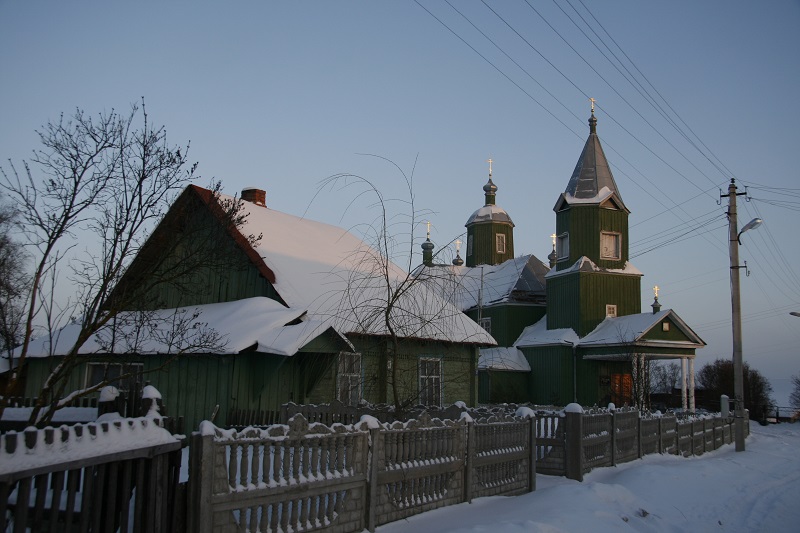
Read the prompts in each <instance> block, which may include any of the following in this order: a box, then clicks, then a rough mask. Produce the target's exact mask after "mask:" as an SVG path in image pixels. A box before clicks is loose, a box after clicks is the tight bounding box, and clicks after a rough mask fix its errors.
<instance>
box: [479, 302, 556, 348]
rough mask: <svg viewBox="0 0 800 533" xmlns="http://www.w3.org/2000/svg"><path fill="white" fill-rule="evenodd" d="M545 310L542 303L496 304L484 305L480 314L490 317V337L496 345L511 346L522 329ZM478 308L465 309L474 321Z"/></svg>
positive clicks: (533, 321) (534, 320)
mask: <svg viewBox="0 0 800 533" xmlns="http://www.w3.org/2000/svg"><path fill="white" fill-rule="evenodd" d="M546 312H547V308H546V307H545V306H544V305H525V304H498V305H492V306H489V307H484V308H483V309H482V310H481V313H480V315H481V316H482V317H483V318H487V317H488V318H491V319H492V331H491V333H492V337H494V339H495V340H496V341H497V344H498V346H511V345H512V344H514V341H516V340H517V338H519V336H520V334H521V333H522V330H523V329H525V328H526V327H527V326H530V325H531V324H535V323H536V322H538V321H539V320H540V319H541V318H542V317H543V316H544V315H545V313H546ZM478 314H479V313H478V310H477V309H470V310H469V311H467V316H469V317H470V318H471V319H472V320H474V321H475V322H478Z"/></svg>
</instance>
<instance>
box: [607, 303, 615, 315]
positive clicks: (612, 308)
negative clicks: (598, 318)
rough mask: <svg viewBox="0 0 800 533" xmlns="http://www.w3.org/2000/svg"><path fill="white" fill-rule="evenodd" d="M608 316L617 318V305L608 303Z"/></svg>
mask: <svg viewBox="0 0 800 533" xmlns="http://www.w3.org/2000/svg"><path fill="white" fill-rule="evenodd" d="M606 316H607V317H609V318H617V306H616V305H610V304H609V305H606Z"/></svg>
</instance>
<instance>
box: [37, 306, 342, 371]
mask: <svg viewBox="0 0 800 533" xmlns="http://www.w3.org/2000/svg"><path fill="white" fill-rule="evenodd" d="M176 323H181V324H185V325H187V326H188V328H184V327H183V326H178V327H176V326H175V324H176ZM289 323H295V324H293V325H289ZM330 327H331V324H330V321H325V320H319V319H313V318H308V317H307V316H306V314H305V312H304V311H302V310H297V309H287V308H286V307H284V306H283V305H281V304H280V303H278V302H276V301H275V300H272V299H270V298H266V297H263V296H262V297H256V298H247V299H244V300H237V301H234V302H224V303H215V304H207V305H198V306H191V307H182V308H178V309H163V310H159V311H153V312H152V313H147V314H146V315H140V314H138V313H135V314H134V313H122V314H120V315H119V316H118V319H117V324H116V327H115V328H112V326H110V325H109V326H108V327H105V328H103V329H102V330H100V331H99V332H98V333H97V334H95V335H93V336H92V337H90V338H89V340H87V341H86V342H85V343H84V344H83V346H81V348H80V350H79V351H78V353H80V354H84V355H88V354H93V353H140V354H156V353H158V354H169V353H176V352H177V351H182V350H183V349H184V348H185V347H187V346H197V345H198V341H199V339H200V336H201V335H203V334H204V332H205V333H207V332H208V331H209V330H210V329H212V330H213V332H214V333H215V334H216V335H218V336H219V337H218V338H219V341H218V342H217V343H214V344H215V346H214V350H213V351H214V353H221V354H235V353H239V352H241V351H243V350H247V349H252V350H254V351H257V352H263V353H272V354H277V355H286V356H288V355H294V354H295V353H297V351H298V350H299V349H300V348H302V347H303V346H305V345H306V344H308V343H309V342H310V341H311V340H313V339H315V338H316V337H318V336H319V335H321V334H322V333H324V332H325V331H326V330H327V329H329V328H330ZM179 330H180V331H184V330H185V332H183V333H179V334H177V335H176V334H175V332H176V331H179ZM79 332H80V325H79V324H70V325H68V326H66V327H64V328H62V329H61V330H59V331H58V332H56V333H55V334H54V335H53V337H52V338H51V337H50V336H47V335H45V336H42V337H39V338H37V339H34V340H33V341H31V344H30V346H29V347H28V355H27V357H48V356H50V355H61V354H64V353H66V352H67V351H68V350H70V349H71V348H72V346H73V345H74V344H75V342H76V340H77V338H78V333H79ZM112 336H113V341H112ZM342 341H343V342H344V343H346V345H348V346H350V347H351V348H352V345H350V343H349V341H347V339H346V338H344V337H342ZM112 344H113V346H112ZM185 351H186V353H208V352H209V351H210V350H209V349H208V346H207V343H206V344H204V345H203V346H202V347H197V348H189V349H188V350H185Z"/></svg>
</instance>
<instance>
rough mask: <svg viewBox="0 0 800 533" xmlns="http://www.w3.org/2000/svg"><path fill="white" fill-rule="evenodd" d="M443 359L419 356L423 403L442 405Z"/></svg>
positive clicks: (420, 394) (420, 395) (420, 387)
mask: <svg viewBox="0 0 800 533" xmlns="http://www.w3.org/2000/svg"><path fill="white" fill-rule="evenodd" d="M443 393H444V391H443V389H442V359H441V358H440V357H420V358H419V402H420V403H421V404H422V405H436V406H439V407H441V405H442V396H443Z"/></svg>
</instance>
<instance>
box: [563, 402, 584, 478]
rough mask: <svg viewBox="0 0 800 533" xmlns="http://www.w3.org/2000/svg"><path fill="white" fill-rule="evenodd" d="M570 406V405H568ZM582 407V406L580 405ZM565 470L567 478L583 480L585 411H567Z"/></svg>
mask: <svg viewBox="0 0 800 533" xmlns="http://www.w3.org/2000/svg"><path fill="white" fill-rule="evenodd" d="M570 405H577V404H570ZM568 407H569V406H568ZM578 407H580V406H578ZM564 450H565V452H566V453H565V460H566V465H565V467H566V468H565V470H566V477H567V479H574V480H576V481H583V413H582V412H575V411H567V412H566V421H565V426H564Z"/></svg>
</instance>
